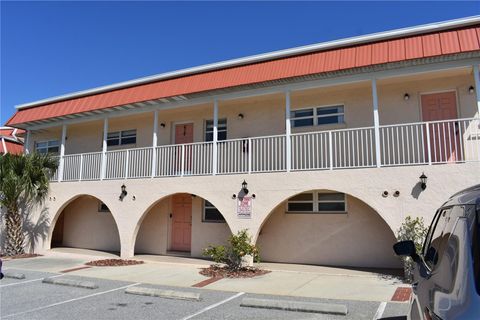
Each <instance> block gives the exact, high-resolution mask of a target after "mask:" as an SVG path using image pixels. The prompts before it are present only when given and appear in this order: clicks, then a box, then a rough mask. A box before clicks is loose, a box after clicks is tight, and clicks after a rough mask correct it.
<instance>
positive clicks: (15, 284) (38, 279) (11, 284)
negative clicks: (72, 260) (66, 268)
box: [0, 274, 64, 288]
mask: <svg viewBox="0 0 480 320" xmlns="http://www.w3.org/2000/svg"><path fill="white" fill-rule="evenodd" d="M62 276H64V274H59V275H56V276H51V277H43V278H37V279H32V280H26V281H21V282H15V283H9V284H4V285H1V286H0V288H4V287H11V286H18V285H19V284H24V283H30V282H35V281H42V280H43V279H45V278H58V277H62Z"/></svg>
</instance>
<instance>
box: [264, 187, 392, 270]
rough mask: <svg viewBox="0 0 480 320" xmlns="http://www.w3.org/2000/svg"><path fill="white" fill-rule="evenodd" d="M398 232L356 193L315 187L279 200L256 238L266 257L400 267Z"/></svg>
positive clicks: (288, 260) (324, 263)
mask: <svg viewBox="0 0 480 320" xmlns="http://www.w3.org/2000/svg"><path fill="white" fill-rule="evenodd" d="M395 241H396V240H395V236H394V234H393V232H392V230H391V229H390V227H389V226H388V224H387V223H386V222H385V221H384V220H383V219H382V218H381V217H380V215H379V214H378V213H377V212H376V211H375V210H374V209H372V208H371V207H370V206H369V205H367V204H366V203H365V202H363V201H362V200H360V199H358V198H355V197H353V196H351V195H348V194H344V193H340V192H335V191H330V190H312V191H306V192H303V193H301V194H297V195H295V196H292V197H290V198H289V199H287V200H285V201H283V202H282V203H281V204H279V205H278V206H277V207H276V208H275V209H274V210H273V211H272V212H271V214H270V215H269V217H268V218H267V219H266V220H265V222H264V224H263V226H262V228H261V230H260V233H259V236H258V240H257V244H258V246H259V247H260V250H261V257H262V260H263V261H265V262H285V263H302V264H314V265H329V266H348V267H367V268H399V267H400V266H401V265H400V262H399V259H398V258H397V257H396V256H395V255H394V254H393V250H392V245H393V244H394V243H395Z"/></svg>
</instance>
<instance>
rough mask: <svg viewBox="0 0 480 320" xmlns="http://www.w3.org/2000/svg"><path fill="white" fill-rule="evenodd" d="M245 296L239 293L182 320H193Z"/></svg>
mask: <svg viewBox="0 0 480 320" xmlns="http://www.w3.org/2000/svg"><path fill="white" fill-rule="evenodd" d="M244 294H245V292H239V293H237V294H236V295H234V296H231V297H230V298H227V299H225V300H222V301H220V302H217V303H214V304H212V305H210V306H208V307H206V308H203V309H202V310H200V311H198V312H196V313H194V314H192V315H189V316H186V317H185V318H182V320H188V319H192V318H193V317H196V316H198V315H199V314H202V313H204V312H206V311H208V310H211V309H213V308H216V307H218V306H220V305H222V304H224V303H227V302H228V301H230V300H233V299H235V298H238V297H240V296H242V295H244Z"/></svg>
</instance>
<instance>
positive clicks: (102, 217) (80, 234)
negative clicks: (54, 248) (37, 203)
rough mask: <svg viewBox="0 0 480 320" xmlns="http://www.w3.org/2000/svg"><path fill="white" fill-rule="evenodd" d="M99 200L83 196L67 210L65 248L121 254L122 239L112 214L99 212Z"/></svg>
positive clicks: (64, 234) (65, 210)
mask: <svg viewBox="0 0 480 320" xmlns="http://www.w3.org/2000/svg"><path fill="white" fill-rule="evenodd" d="M98 209H99V200H98V199H96V198H94V197H91V196H81V197H79V198H77V199H75V200H73V201H72V202H71V203H70V204H69V205H67V207H65V209H64V210H63V214H64V229H63V246H66V247H74V248H86V249H95V250H104V251H110V252H120V238H119V233H118V228H117V225H116V223H115V220H114V218H113V216H112V214H111V213H110V212H99V210H98Z"/></svg>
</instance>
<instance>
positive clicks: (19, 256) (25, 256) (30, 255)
mask: <svg viewBox="0 0 480 320" xmlns="http://www.w3.org/2000/svg"><path fill="white" fill-rule="evenodd" d="M41 256H42V255H41V254H36V253H24V254H17V255H16V256H4V255H0V258H2V260H14V259H25V258H35V257H41Z"/></svg>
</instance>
